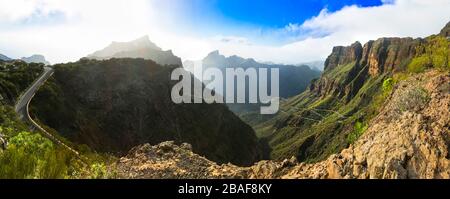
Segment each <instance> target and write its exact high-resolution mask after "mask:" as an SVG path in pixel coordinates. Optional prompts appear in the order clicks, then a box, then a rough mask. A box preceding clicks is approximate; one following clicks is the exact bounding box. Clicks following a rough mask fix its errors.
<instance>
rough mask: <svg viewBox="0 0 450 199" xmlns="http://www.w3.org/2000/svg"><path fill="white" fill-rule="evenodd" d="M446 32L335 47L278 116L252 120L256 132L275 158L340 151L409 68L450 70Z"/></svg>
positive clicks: (315, 158)
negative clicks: (321, 68) (316, 76)
mask: <svg viewBox="0 0 450 199" xmlns="http://www.w3.org/2000/svg"><path fill="white" fill-rule="evenodd" d="M447 28H448V25H447ZM445 29H446V28H444V29H443V31H442V32H445ZM444 34H445V33H444ZM444 36H445V35H443V33H441V34H439V35H433V36H430V37H428V38H425V39H421V38H418V39H412V38H381V39H378V40H374V41H369V42H368V43H366V44H364V45H362V44H360V43H359V42H356V43H354V44H352V45H351V46H347V47H342V46H338V47H335V48H333V51H332V53H331V55H330V56H329V57H328V58H327V60H326V62H325V70H324V72H323V74H322V76H321V77H320V78H319V79H317V80H315V81H314V82H313V83H312V84H311V85H310V87H309V89H308V90H307V91H305V92H303V93H302V94H300V95H297V96H295V97H292V98H290V99H289V100H287V101H286V102H284V103H282V105H281V111H280V112H279V114H278V115H277V116H275V117H272V118H268V119H267V120H263V121H262V122H261V123H259V124H257V125H255V126H256V127H255V128H256V131H257V134H258V135H259V136H260V137H264V138H266V139H267V140H268V141H269V145H270V146H271V148H272V154H271V157H272V158H274V159H283V158H288V157H291V156H296V157H297V158H298V159H299V160H300V161H307V162H315V161H319V160H323V159H325V158H327V157H328V156H330V155H331V154H333V153H337V152H339V151H341V150H342V149H344V148H346V147H347V146H349V145H350V144H352V143H353V142H354V141H355V140H357V139H358V137H359V136H360V135H361V134H363V133H364V131H365V130H366V129H367V127H368V124H369V121H370V120H371V119H373V118H374V117H375V116H376V115H377V114H378V113H379V111H380V107H381V106H382V105H383V104H384V103H385V100H386V98H387V97H388V96H389V95H390V93H391V90H392V86H393V85H395V84H396V83H398V82H399V81H400V80H402V79H403V78H405V77H408V76H409V74H410V73H420V72H423V71H425V70H427V69H429V68H437V69H440V70H448V68H449V64H448V60H449V52H450V51H449V43H450V42H449V40H448V38H446V37H444Z"/></svg>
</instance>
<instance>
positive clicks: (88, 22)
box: [0, 0, 450, 63]
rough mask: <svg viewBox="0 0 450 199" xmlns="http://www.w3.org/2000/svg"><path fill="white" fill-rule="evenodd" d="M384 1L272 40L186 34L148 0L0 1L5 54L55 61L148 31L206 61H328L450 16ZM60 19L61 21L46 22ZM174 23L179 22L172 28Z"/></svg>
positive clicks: (0, 44) (435, 4) (439, 7)
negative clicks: (287, 39)
mask: <svg viewBox="0 0 450 199" xmlns="http://www.w3.org/2000/svg"><path fill="white" fill-rule="evenodd" d="M384 2H385V3H387V4H385V5H382V6H378V7H369V8H360V7H356V6H350V7H345V8H343V9H341V10H339V11H336V12H333V13H330V12H328V11H327V10H323V11H322V12H321V13H320V14H319V15H318V16H316V17H313V18H311V19H310V20H307V21H306V22H304V23H302V24H295V23H291V24H288V25H287V26H286V27H285V28H283V29H282V30H280V31H282V32H283V31H284V32H293V33H298V34H302V35H299V36H298V37H297V38H301V40H298V41H294V42H291V43H288V44H285V45H278V46H273V45H272V46H270V45H263V44H258V43H257V42H254V41H255V40H256V41H257V40H258V38H251V39H252V40H249V39H247V38H244V37H241V36H239V35H235V36H226V35H225V36H216V37H210V38H204V37H199V36H193V35H191V34H186V32H189V31H193V32H195V27H192V30H179V29H177V28H176V25H177V24H176V23H175V24H171V23H172V22H173V21H175V22H176V15H175V14H174V16H173V17H175V20H172V21H170V20H167V19H166V18H167V16H168V14H167V13H161V12H163V11H161V10H158V9H157V8H154V7H153V6H152V3H151V1H147V0H132V1H130V0H114V1H111V0H90V1H82V0H0V53H3V54H6V55H9V56H12V57H21V56H28V55H30V54H34V53H40V54H44V55H45V56H46V57H47V58H48V59H49V60H50V61H51V62H53V63H55V62H65V61H75V60H77V59H79V58H80V57H82V56H85V55H87V54H89V53H91V52H93V51H95V50H98V49H101V48H103V47H104V46H106V45H108V44H109V43H110V42H111V41H127V40H132V39H134V38H137V37H140V36H142V35H145V34H148V35H149V36H150V38H151V39H152V40H153V41H154V42H155V43H156V44H157V45H159V46H161V47H162V48H163V49H173V51H174V53H175V54H176V55H178V56H180V57H182V58H183V59H201V58H203V57H204V56H206V54H207V53H209V52H210V51H212V50H216V49H218V50H220V51H221V52H222V53H224V54H225V55H232V54H238V55H241V56H243V57H253V58H255V59H257V60H262V61H273V62H279V63H300V62H307V61H314V60H319V59H324V58H326V56H327V55H328V54H329V53H330V52H331V49H332V47H333V46H335V45H349V44H351V43H353V42H354V41H357V40H358V41H361V42H366V41H367V40H369V39H376V38H379V37H391V36H392V37H393V36H400V37H405V36H412V37H424V36H427V35H430V34H433V33H437V32H438V31H439V30H440V28H441V27H443V26H444V25H445V23H446V22H448V21H449V20H450V12H448V11H449V10H450V1H448V0H433V1H429V0H397V1H395V2H394V1H393V0H385V1H384ZM55 13H59V14H58V15H56V16H55V15H54V14H55ZM37 16H38V18H39V20H36V19H35V18H36V17H37ZM55 17H60V18H61V19H59V20H56V23H47V21H46V20H50V21H51V20H54V19H53V18H55ZM25 22H30V23H25ZM51 22H53V21H51ZM169 24H170V25H172V26H175V27H171V28H170V30H169V29H168V28H167V26H169ZM217 34H220V33H217ZM281 35H283V34H281ZM318 35H319V36H320V37H318ZM324 35H325V36H324ZM277 36H280V34H279V33H274V35H273V37H277ZM274 40H276V39H274ZM224 41H228V42H224Z"/></svg>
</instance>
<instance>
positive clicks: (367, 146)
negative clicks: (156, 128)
mask: <svg viewBox="0 0 450 199" xmlns="http://www.w3.org/2000/svg"><path fill="white" fill-rule="evenodd" d="M449 82H450V74H449V73H448V72H447V73H442V72H441V71H436V70H432V71H429V72H426V73H424V74H418V75H412V76H411V77H408V78H406V79H405V80H403V81H402V82H400V83H399V84H398V85H397V86H396V87H395V88H394V90H393V92H392V95H391V97H390V98H389V100H388V101H387V103H386V104H384V105H383V107H382V108H381V110H380V113H379V114H378V115H377V116H376V117H375V118H374V119H373V120H372V122H371V123H370V125H369V126H368V128H367V129H366V130H365V133H364V135H362V136H361V137H360V138H359V139H358V141H356V142H355V143H353V144H352V145H351V146H349V147H348V148H346V149H343V150H341V151H339V152H337V153H336V154H333V155H331V156H329V157H327V158H326V159H325V160H323V161H320V162H317V163H305V162H301V163H300V162H298V160H297V159H296V158H295V157H291V158H287V159H284V160H282V161H281V160H280V161H272V160H270V161H260V162H257V163H255V164H254V165H252V166H250V167H238V166H235V165H230V164H222V165H220V164H217V163H215V162H212V161H210V160H208V159H206V158H204V157H201V156H199V155H197V154H195V153H192V152H191V148H190V147H189V144H181V145H176V144H174V143H173V142H164V143H161V144H158V145H154V146H151V145H148V144H145V145H141V146H137V147H135V148H133V149H132V150H130V152H129V153H128V154H127V155H126V156H124V157H122V158H121V159H120V161H118V163H117V165H116V166H117V171H118V175H119V176H120V177H121V178H158V179H160V178H176V179H180V178H187V179H192V178H200V179H204V178H208V179H213V178H222V179H223V178H226V179H248V178H250V179H274V178H278V179H449V178H450V159H449V154H450V151H449V150H450V148H449V146H450V136H449V133H448V124H449V123H450V111H449V110H448V107H449V106H450V94H449V92H450V87H449V86H448V83H449ZM418 88H423V89H424V90H423V92H426V93H428V94H429V97H430V98H429V99H427V100H426V101H423V100H421V99H420V98H417V99H411V95H412V94H413V93H416V92H417V89H418ZM413 102H419V103H413ZM401 104H404V105H406V104H408V105H407V106H406V107H403V105H401ZM442 107H447V108H442ZM446 125H447V127H446ZM161 148H165V149H167V148H169V149H170V150H166V151H169V152H167V153H162V154H161V153H159V154H158V153H157V151H161ZM161 167H163V168H161ZM139 168H144V169H139Z"/></svg>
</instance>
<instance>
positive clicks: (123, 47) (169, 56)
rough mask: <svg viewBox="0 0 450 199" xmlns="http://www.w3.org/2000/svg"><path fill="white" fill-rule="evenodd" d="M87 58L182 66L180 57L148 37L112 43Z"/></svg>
mask: <svg viewBox="0 0 450 199" xmlns="http://www.w3.org/2000/svg"><path fill="white" fill-rule="evenodd" d="M87 58H89V59H97V60H105V59H110V58H143V59H150V60H153V61H155V62H156V63H158V64H160V65H178V66H182V63H181V59H180V58H179V57H177V56H175V55H174V54H173V53H172V51H171V50H167V51H163V50H162V49H161V48H160V47H158V46H156V44H154V43H153V42H151V41H150V39H149V37H148V36H143V37H141V38H138V39H136V40H133V41H129V42H112V43H111V44H110V45H109V46H107V47H105V48H104V49H102V50H99V51H96V52H94V53H92V54H90V55H88V56H87Z"/></svg>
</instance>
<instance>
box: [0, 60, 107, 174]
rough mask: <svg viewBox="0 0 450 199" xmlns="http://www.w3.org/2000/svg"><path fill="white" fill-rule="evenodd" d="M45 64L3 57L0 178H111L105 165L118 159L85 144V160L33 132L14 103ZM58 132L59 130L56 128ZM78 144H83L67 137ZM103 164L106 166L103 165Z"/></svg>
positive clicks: (1, 70)
mask: <svg viewBox="0 0 450 199" xmlns="http://www.w3.org/2000/svg"><path fill="white" fill-rule="evenodd" d="M42 66H43V65H42V64H27V63H24V62H20V61H13V62H1V61H0V135H1V136H2V138H4V139H6V140H7V142H8V145H7V147H6V149H4V150H3V149H1V148H0V179H4V178H8V179H10V178H13V179H23V178H29V179H34V178H51V179H54V178H109V177H112V176H113V174H112V173H113V172H111V171H110V169H107V168H106V167H105V166H104V165H105V164H106V163H109V162H111V161H114V159H113V158H112V157H111V156H109V155H105V154H98V153H95V152H92V151H91V150H90V149H89V148H88V147H86V146H84V150H83V151H82V155H83V157H86V158H87V159H86V160H84V162H81V161H80V159H79V158H78V157H76V156H75V155H74V154H73V153H72V152H70V151H68V150H67V149H65V148H63V147H60V146H58V145H55V144H54V143H53V142H51V141H50V140H49V139H47V138H45V137H43V136H41V135H40V134H39V133H37V132H29V129H28V126H27V125H26V124H24V123H23V122H22V121H20V120H19V119H18V117H17V115H16V113H15V112H14V108H13V107H12V106H13V105H14V104H15V102H16V100H17V98H18V97H19V95H20V94H21V93H22V92H23V91H24V90H25V89H26V88H27V87H28V86H29V85H30V84H31V83H32V82H33V81H34V80H35V79H36V78H37V77H38V76H39V75H40V74H41V73H42V69H43V68H42ZM53 134H54V135H58V133H57V132H53ZM65 142H66V144H68V145H69V146H73V147H74V148H77V149H78V148H83V146H78V145H76V144H73V143H71V142H69V141H65ZM99 165H102V166H99Z"/></svg>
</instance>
